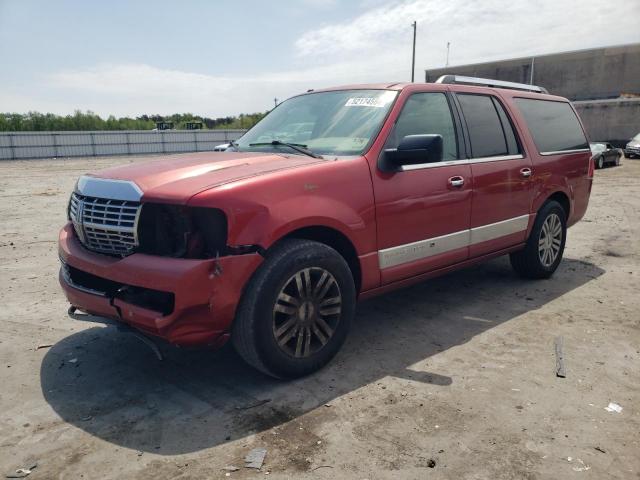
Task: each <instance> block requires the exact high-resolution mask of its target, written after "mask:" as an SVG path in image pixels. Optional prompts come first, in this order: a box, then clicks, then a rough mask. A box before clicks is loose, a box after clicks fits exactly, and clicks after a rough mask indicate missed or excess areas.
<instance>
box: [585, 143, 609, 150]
mask: <svg viewBox="0 0 640 480" xmlns="http://www.w3.org/2000/svg"><path fill="white" fill-rule="evenodd" d="M589 145H590V146H591V151H592V152H602V151H604V150H606V149H607V147H606V146H605V144H604V143H590V144H589Z"/></svg>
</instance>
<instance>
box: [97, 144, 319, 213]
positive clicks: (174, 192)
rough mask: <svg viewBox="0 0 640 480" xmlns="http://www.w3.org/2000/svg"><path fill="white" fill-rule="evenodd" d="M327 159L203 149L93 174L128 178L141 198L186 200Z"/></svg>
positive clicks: (180, 201)
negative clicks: (221, 186) (138, 191)
mask: <svg viewBox="0 0 640 480" xmlns="http://www.w3.org/2000/svg"><path fill="white" fill-rule="evenodd" d="M323 161H326V160H322V159H318V158H313V157H306V156H302V155H278V154H272V153H256V152H251V153H249V152H202V153H193V154H187V155H184V154H183V155H172V156H167V157H163V158H161V159H158V160H148V161H144V160H143V161H140V162H137V163H134V164H131V165H125V166H119V167H114V168H109V169H106V170H101V171H99V172H97V173H94V174H91V176H93V177H98V178H105V179H113V180H129V181H133V182H135V183H136V185H138V187H140V189H141V190H142V192H143V196H142V198H143V200H147V201H149V200H159V201H166V202H172V203H186V202H187V201H188V200H189V199H190V198H191V197H192V196H193V195H195V194H197V193H200V192H202V191H204V190H208V189H210V188H214V187H217V186H219V185H223V184H226V183H229V182H233V181H237V180H242V179H246V178H251V177H255V176H258V175H264V174H268V173H272V172H277V171H279V170H285V169H290V168H297V167H301V166H304V165H310V164H314V163H319V162H323Z"/></svg>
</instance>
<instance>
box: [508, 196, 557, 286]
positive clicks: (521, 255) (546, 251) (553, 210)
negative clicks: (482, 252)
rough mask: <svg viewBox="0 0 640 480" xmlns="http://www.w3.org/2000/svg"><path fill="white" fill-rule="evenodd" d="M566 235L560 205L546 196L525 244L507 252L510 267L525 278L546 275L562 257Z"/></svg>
mask: <svg viewBox="0 0 640 480" xmlns="http://www.w3.org/2000/svg"><path fill="white" fill-rule="evenodd" d="M566 236H567V219H566V215H565V212H564V209H563V208H562V206H561V205H560V204H559V203H558V202H556V201H554V200H550V201H548V202H547V203H545V204H544V205H543V206H542V208H541V209H540V210H539V211H538V214H537V215H536V221H535V223H534V225H533V228H532V230H531V234H530V235H529V238H528V239H527V244H526V246H525V248H524V249H523V250H520V251H518V252H514V253H512V254H511V255H510V260H511V265H512V267H513V269H514V270H515V271H516V272H517V273H518V274H519V275H520V276H522V277H525V278H534V279H535V278H549V277H550V276H551V275H553V272H555V271H556V269H557V268H558V265H560V262H561V261H562V254H563V253H564V245H565V240H566Z"/></svg>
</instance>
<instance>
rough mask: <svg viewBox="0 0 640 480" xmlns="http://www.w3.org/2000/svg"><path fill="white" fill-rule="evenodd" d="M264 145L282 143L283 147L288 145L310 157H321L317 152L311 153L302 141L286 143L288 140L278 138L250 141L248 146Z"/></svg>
mask: <svg viewBox="0 0 640 480" xmlns="http://www.w3.org/2000/svg"><path fill="white" fill-rule="evenodd" d="M265 145H276V146H277V145H284V146H285V147H289V148H290V149H292V150H295V151H296V152H300V153H302V154H304V155H309V156H310V157H313V158H322V156H321V155H318V154H317V153H313V152H312V151H311V150H309V148H307V146H306V145H303V144H302V143H288V142H283V141H280V140H271V141H270V142H259V143H250V144H249V146H250V147H264V146H265Z"/></svg>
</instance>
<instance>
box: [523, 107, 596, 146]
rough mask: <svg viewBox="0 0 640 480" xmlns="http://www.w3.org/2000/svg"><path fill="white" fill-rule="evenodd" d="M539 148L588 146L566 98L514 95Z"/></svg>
mask: <svg viewBox="0 0 640 480" xmlns="http://www.w3.org/2000/svg"><path fill="white" fill-rule="evenodd" d="M515 102H516V105H517V106H518V108H519V109H520V111H521V112H522V115H523V116H524V119H525V120H526V122H527V126H528V127H529V131H530V132H531V135H532V136H533V141H534V142H535V143H536V147H537V148H538V151H539V152H541V153H545V152H558V151H562V150H578V149H587V148H589V144H588V143H587V139H586V138H585V136H584V132H583V131H582V128H581V127H580V123H579V122H578V118H577V117H576V114H575V113H574V111H573V109H572V108H571V106H570V105H569V104H568V103H565V102H551V101H549V100H534V99H530V98H516V99H515Z"/></svg>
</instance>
